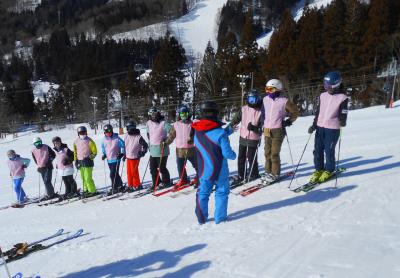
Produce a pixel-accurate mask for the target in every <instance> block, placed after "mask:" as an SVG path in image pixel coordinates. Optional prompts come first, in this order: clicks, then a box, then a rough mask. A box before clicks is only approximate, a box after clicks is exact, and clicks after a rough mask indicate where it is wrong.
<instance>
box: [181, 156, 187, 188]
mask: <svg viewBox="0 0 400 278" xmlns="http://www.w3.org/2000/svg"><path fill="white" fill-rule="evenodd" d="M186 162H187V152H186V154H185V161H184V162H183V167H182V171H181V175H180V177H179V181H182V179H183V175H184V174H185V170H186Z"/></svg>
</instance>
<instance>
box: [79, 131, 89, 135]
mask: <svg viewBox="0 0 400 278" xmlns="http://www.w3.org/2000/svg"><path fill="white" fill-rule="evenodd" d="M86 134H87V132H86V131H79V132H78V135H86Z"/></svg>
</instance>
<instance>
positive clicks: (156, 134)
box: [146, 107, 171, 190]
mask: <svg viewBox="0 0 400 278" xmlns="http://www.w3.org/2000/svg"><path fill="white" fill-rule="evenodd" d="M148 115H149V117H150V119H149V120H148V121H147V124H146V129H147V137H148V138H149V141H150V173H151V178H152V181H153V185H152V186H151V190H154V188H158V184H159V182H160V174H161V177H162V179H161V180H162V183H163V186H164V187H169V186H171V179H170V175H169V171H168V169H167V160H168V156H169V147H168V145H167V144H165V143H164V141H165V139H166V138H167V134H168V133H169V131H170V130H171V125H170V124H169V123H167V122H166V121H165V120H164V117H163V116H162V115H161V113H160V111H159V110H158V109H157V108H156V107H151V108H150V110H149V113H148Z"/></svg>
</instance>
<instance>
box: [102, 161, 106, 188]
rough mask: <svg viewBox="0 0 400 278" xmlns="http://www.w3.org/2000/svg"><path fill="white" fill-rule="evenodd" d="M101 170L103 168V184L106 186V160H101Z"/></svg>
mask: <svg viewBox="0 0 400 278" xmlns="http://www.w3.org/2000/svg"><path fill="white" fill-rule="evenodd" d="M103 170H104V186H107V173H106V161H105V160H103Z"/></svg>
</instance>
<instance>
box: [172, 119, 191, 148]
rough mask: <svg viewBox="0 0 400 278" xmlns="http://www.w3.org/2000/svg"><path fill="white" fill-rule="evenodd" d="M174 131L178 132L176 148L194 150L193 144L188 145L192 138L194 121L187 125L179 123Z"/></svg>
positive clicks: (176, 123)
mask: <svg viewBox="0 0 400 278" xmlns="http://www.w3.org/2000/svg"><path fill="white" fill-rule="evenodd" d="M174 129H175V132H176V138H175V139H176V147H177V148H179V149H182V148H184V149H188V148H193V147H194V145H193V144H188V142H187V141H188V140H189V137H190V130H191V129H192V121H187V123H185V122H183V121H178V122H175V123H174Z"/></svg>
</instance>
